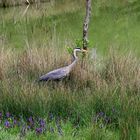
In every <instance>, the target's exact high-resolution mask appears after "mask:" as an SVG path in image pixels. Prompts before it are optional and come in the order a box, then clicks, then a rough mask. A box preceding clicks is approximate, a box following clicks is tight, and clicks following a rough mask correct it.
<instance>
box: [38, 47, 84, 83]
mask: <svg viewBox="0 0 140 140" xmlns="http://www.w3.org/2000/svg"><path fill="white" fill-rule="evenodd" d="M77 52H86V50H83V49H80V48H76V49H74V51H73V57H74V60H73V62H72V63H71V64H70V65H68V66H65V67H62V68H58V69H56V70H53V71H50V72H49V73H47V74H45V75H43V76H41V77H40V78H39V81H49V80H60V79H63V78H65V77H66V76H68V75H69V73H70V72H71V70H72V68H73V67H74V66H75V64H76V62H77V60H78V57H77V55H76V53H77Z"/></svg>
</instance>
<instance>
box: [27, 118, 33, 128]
mask: <svg viewBox="0 0 140 140" xmlns="http://www.w3.org/2000/svg"><path fill="white" fill-rule="evenodd" d="M28 121H29V126H31V127H33V125H34V120H33V118H32V117H29V119H28Z"/></svg>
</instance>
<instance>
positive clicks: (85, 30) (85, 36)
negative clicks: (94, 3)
mask: <svg viewBox="0 0 140 140" xmlns="http://www.w3.org/2000/svg"><path fill="white" fill-rule="evenodd" d="M90 15H91V0H86V16H85V20H84V24H83V49H85V50H87V47H88V24H89V18H90Z"/></svg>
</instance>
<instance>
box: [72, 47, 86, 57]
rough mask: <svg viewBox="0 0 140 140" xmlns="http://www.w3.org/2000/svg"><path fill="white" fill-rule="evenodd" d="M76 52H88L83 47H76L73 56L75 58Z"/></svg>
mask: <svg viewBox="0 0 140 140" xmlns="http://www.w3.org/2000/svg"><path fill="white" fill-rule="evenodd" d="M76 52H82V53H86V52H87V50H84V49H81V48H75V49H74V53H73V58H74V59H77V56H76Z"/></svg>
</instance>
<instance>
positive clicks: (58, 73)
mask: <svg viewBox="0 0 140 140" xmlns="http://www.w3.org/2000/svg"><path fill="white" fill-rule="evenodd" d="M68 73H69V71H68V68H67V67H63V68H59V69H56V70H53V71H50V72H49V73H47V74H45V75H43V76H41V77H40V78H39V81H47V80H56V79H62V78H64V77H65V76H67V74H68Z"/></svg>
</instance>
